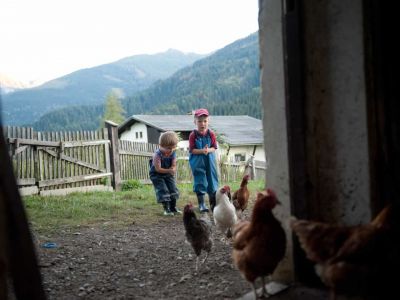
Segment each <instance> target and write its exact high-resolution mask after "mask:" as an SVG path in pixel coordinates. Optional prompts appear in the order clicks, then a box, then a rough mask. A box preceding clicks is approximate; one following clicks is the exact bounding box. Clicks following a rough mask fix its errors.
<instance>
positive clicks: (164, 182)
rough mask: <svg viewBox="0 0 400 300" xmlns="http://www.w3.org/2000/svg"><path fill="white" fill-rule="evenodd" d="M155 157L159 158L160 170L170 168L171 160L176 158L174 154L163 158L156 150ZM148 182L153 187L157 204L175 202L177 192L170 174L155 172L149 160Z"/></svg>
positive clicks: (177, 195) (151, 161)
mask: <svg viewBox="0 0 400 300" xmlns="http://www.w3.org/2000/svg"><path fill="white" fill-rule="evenodd" d="M156 155H158V156H160V157H161V168H164V169H169V168H170V167H171V166H172V160H173V159H174V158H176V153H175V152H174V153H172V155H171V156H169V157H165V156H163V154H162V153H161V151H160V150H159V149H158V150H157V151H156ZM149 175H150V180H151V182H152V183H153V185H154V190H155V192H156V197H157V203H162V202H169V201H172V202H174V203H175V202H176V200H178V198H179V190H178V188H177V186H176V181H175V178H174V176H173V175H171V174H161V173H157V172H156V168H155V167H154V165H153V160H152V159H150V171H149Z"/></svg>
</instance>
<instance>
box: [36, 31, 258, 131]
mask: <svg viewBox="0 0 400 300" xmlns="http://www.w3.org/2000/svg"><path fill="white" fill-rule="evenodd" d="M121 102H122V105H123V107H124V109H125V111H126V112H127V116H130V115H134V114H176V115H179V114H186V113H187V112H189V111H192V110H193V109H196V108H198V107H207V108H208V110H209V111H210V113H211V114H212V115H249V116H252V117H255V118H258V119H261V117H262V115H261V111H262V109H261V100H260V70H259V47H258V34H257V32H256V33H253V34H251V35H249V36H248V37H246V38H243V39H240V40H237V41H235V42H233V43H231V44H229V45H227V46H225V47H223V48H221V49H219V50H218V51H215V52H214V53H213V54H211V55H209V56H207V57H204V58H202V59H199V60H197V61H195V62H194V63H193V64H192V65H189V66H186V67H184V68H181V69H179V70H178V71H176V72H175V73H174V74H172V75H171V76H170V77H168V78H166V79H160V80H157V81H155V82H154V83H152V84H151V85H150V86H149V87H148V88H147V89H145V90H142V91H140V92H138V93H136V94H135V95H130V96H128V97H126V98H124V99H122V101H121ZM103 112H104V108H103V107H100V106H98V105H96V106H80V107H74V109H60V110H57V111H53V112H51V113H48V114H46V115H44V116H42V117H41V118H40V120H39V121H37V122H36V123H34V124H33V127H34V128H35V129H37V130H48V129H49V128H52V129H53V130H63V129H65V130H83V129H84V130H89V129H96V128H98V126H99V124H100V120H101V117H102V114H103ZM78 116H79V117H78ZM82 116H86V117H85V120H84V124H83V122H82V121H81V120H82ZM87 119H89V121H88V120H87ZM90 121H91V122H90Z"/></svg>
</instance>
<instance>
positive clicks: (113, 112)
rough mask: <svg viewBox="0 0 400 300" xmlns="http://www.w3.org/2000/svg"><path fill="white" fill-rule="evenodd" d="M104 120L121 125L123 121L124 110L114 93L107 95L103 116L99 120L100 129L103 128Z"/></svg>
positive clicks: (116, 94)
mask: <svg viewBox="0 0 400 300" xmlns="http://www.w3.org/2000/svg"><path fill="white" fill-rule="evenodd" d="M106 120H108V121H113V122H114V123H117V124H121V123H122V122H123V121H124V120H125V110H124V108H123V107H122V104H121V101H120V100H119V97H118V93H117V92H116V91H111V92H109V93H108V94H107V97H106V103H105V110H104V116H103V118H102V119H101V123H100V128H102V127H104V121H106Z"/></svg>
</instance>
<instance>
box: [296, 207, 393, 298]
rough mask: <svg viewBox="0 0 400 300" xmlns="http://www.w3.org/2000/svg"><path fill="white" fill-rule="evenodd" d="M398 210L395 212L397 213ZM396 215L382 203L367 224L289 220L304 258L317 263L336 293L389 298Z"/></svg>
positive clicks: (328, 284) (323, 276) (332, 294)
mask: <svg viewBox="0 0 400 300" xmlns="http://www.w3.org/2000/svg"><path fill="white" fill-rule="evenodd" d="M397 214H398V213H397ZM397 224H398V216H397V217H394V209H393V207H392V206H387V207H385V208H384V209H383V210H382V211H381V212H380V213H379V214H378V215H377V216H376V218H375V219H374V220H373V221H372V222H371V223H369V224H365V225H358V226H337V225H329V224H325V223H321V222H313V221H306V220H292V221H291V228H292V229H293V231H294V233H295V234H296V235H297V237H298V238H299V241H300V245H301V247H302V248H303V249H304V251H305V253H306V255H307V258H308V259H310V260H311V261H312V262H314V263H316V266H315V269H316V273H317V274H318V275H319V277H320V278H321V280H322V282H323V283H324V284H325V285H326V286H327V287H328V288H329V289H330V297H331V299H336V297H337V295H338V294H343V295H347V296H361V297H363V298H364V299H389V298H387V297H390V294H391V293H393V292H394V290H393V287H394V286H395V278H396V277H395V276H394V274H397V272H398V271H399V267H400V263H399V257H398V256H399V254H400V246H399V229H398V228H399V227H398V225H397Z"/></svg>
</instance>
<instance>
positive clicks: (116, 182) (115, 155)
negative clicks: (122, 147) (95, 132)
mask: <svg viewBox="0 0 400 300" xmlns="http://www.w3.org/2000/svg"><path fill="white" fill-rule="evenodd" d="M105 125H106V128H107V132H108V139H109V140H110V147H111V151H110V162H111V172H112V173H113V175H112V186H113V188H114V190H115V191H116V192H118V191H120V190H121V167H120V162H119V146H118V124H116V123H114V122H112V121H105Z"/></svg>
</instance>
